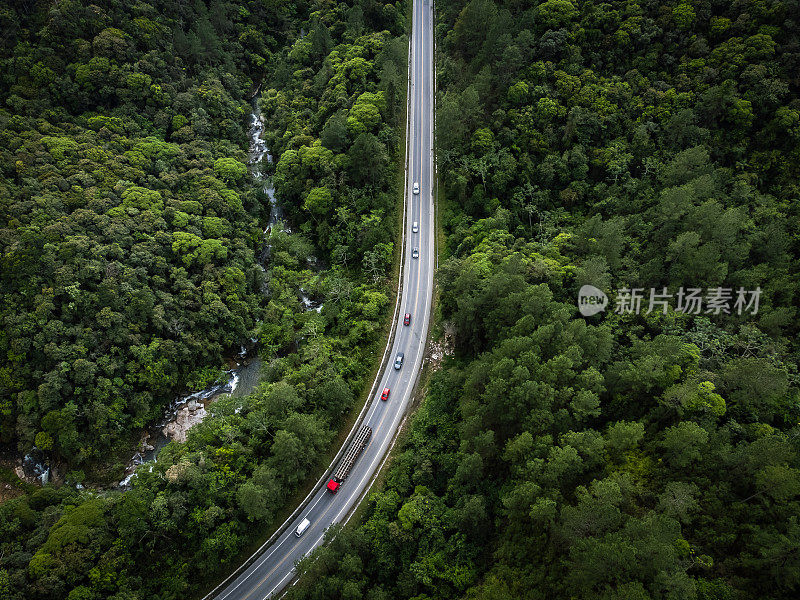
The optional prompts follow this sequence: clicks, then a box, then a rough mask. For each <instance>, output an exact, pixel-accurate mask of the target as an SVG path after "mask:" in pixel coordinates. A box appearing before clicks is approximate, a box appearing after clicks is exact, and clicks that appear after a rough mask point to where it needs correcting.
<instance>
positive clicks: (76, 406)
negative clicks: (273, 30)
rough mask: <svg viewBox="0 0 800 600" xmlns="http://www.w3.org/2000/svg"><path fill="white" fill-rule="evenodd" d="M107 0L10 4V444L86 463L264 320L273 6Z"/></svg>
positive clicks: (5, 209)
mask: <svg viewBox="0 0 800 600" xmlns="http://www.w3.org/2000/svg"><path fill="white" fill-rule="evenodd" d="M104 4H105V6H104V7H103V8H101V7H100V6H96V5H90V6H84V5H83V3H81V2H68V1H65V2H58V3H55V4H52V5H50V4H48V3H44V2H41V3H33V2H16V3H11V4H10V5H6V7H5V8H3V9H2V12H0V14H2V19H3V25H2V29H3V36H2V53H3V55H2V68H1V69H0V72H1V73H2V75H0V96H1V97H2V99H3V102H2V107H1V108H0V136H2V138H0V169H2V179H0V197H1V198H2V204H0V210H1V211H2V223H1V224H0V225H2V229H1V230H0V240H1V241H0V243H2V249H3V253H2V261H3V262H2V269H1V270H0V277H2V280H1V286H2V291H1V292H0V293H1V294H2V298H1V299H0V311H1V312H0V316H1V317H2V322H3V330H2V331H3V333H2V337H0V348H1V349H2V351H1V352H0V361H1V362H0V373H2V390H3V392H2V393H3V397H2V405H1V406H2V416H1V418H2V421H1V422H0V442H2V443H4V444H8V445H10V444H14V443H15V444H16V446H17V447H18V449H19V450H20V451H23V452H24V451H26V450H28V449H30V448H31V446H32V445H33V444H34V443H35V444H36V446H37V447H38V448H40V449H41V450H44V451H48V452H51V453H52V454H53V455H54V456H55V457H57V458H58V459H60V460H63V461H65V462H66V463H67V464H68V465H69V466H71V467H74V468H82V467H84V466H86V465H92V463H96V462H98V460H99V459H102V458H105V457H106V456H107V453H108V452H109V450H112V451H113V450H119V449H122V448H127V447H130V445H131V443H132V439H133V438H134V437H135V436H134V435H131V433H132V432H134V431H136V430H139V429H141V428H142V427H143V426H144V424H145V423H147V422H148V421H150V420H152V419H153V418H154V417H157V416H160V414H161V412H162V410H163V407H164V406H165V404H166V403H167V402H168V401H169V400H171V399H172V397H173V396H174V395H175V394H176V393H177V392H179V391H181V390H183V389H187V388H188V389H192V388H196V387H202V386H203V385H205V384H206V383H208V382H209V381H213V380H214V379H216V378H217V377H218V376H219V374H220V367H221V366H222V358H223V356H225V355H226V354H228V355H229V354H230V353H232V351H234V350H238V349H239V345H240V344H241V342H242V341H243V340H247V339H248V338H249V337H250V336H249V334H250V332H251V331H252V330H253V329H254V327H255V323H256V321H257V320H258V319H260V318H262V316H263V309H262V307H261V306H260V298H259V294H258V290H259V288H260V287H261V285H262V282H263V279H264V277H263V271H262V270H260V269H259V268H258V265H257V263H256V260H255V251H256V249H257V243H258V239H259V238H258V234H259V229H258V221H257V218H258V216H259V213H260V211H261V210H263V209H262V207H261V206H260V205H259V203H258V199H257V198H256V196H255V193H254V191H255V188H254V187H253V185H252V183H251V182H249V181H248V177H247V168H246V165H245V161H246V149H247V138H246V136H245V130H246V126H247V122H246V118H245V116H246V114H247V113H248V112H249V110H248V109H249V106H248V104H247V99H246V96H247V94H248V92H250V91H251V90H252V88H253V87H254V80H253V78H254V77H259V76H260V74H261V71H262V69H263V63H264V61H265V59H266V57H267V56H268V55H269V53H270V50H271V49H273V48H274V47H275V45H276V43H277V41H276V40H275V39H274V38H271V36H265V35H263V34H260V33H258V32H256V31H254V30H253V26H252V24H251V23H255V22H257V21H258V20H259V19H261V18H264V19H267V18H268V17H267V16H266V13H267V11H266V10H263V9H262V10H261V11H260V12H259V13H257V14H255V15H249V16H247V15H244V14H243V13H242V11H240V9H239V8H237V7H235V6H234V5H232V4H230V3H225V2H211V3H210V5H208V6H207V5H205V4H204V3H202V2H197V3H187V4H180V3H171V2H154V3H153V4H147V3H139V4H137V5H136V6H135V7H131V6H129V3H127V2H109V3H104ZM287 8H290V7H288V6H287ZM245 12H246V11H245ZM290 16H291V13H287V14H286V15H285V16H284V18H289V17H290ZM269 18H270V19H274V20H276V19H278V17H277V15H270V16H269ZM184 24H186V25H185V26H184ZM188 24H191V27H190V26H189V25H188ZM236 65H241V66H245V65H247V68H241V67H240V68H235V66H236Z"/></svg>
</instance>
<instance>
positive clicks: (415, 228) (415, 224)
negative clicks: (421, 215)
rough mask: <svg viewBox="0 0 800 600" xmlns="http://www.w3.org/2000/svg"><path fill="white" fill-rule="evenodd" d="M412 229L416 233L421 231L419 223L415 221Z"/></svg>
mask: <svg viewBox="0 0 800 600" xmlns="http://www.w3.org/2000/svg"><path fill="white" fill-rule="evenodd" d="M411 231H412V232H414V233H419V223H417V222H416V221H414V224H413V225H412V226H411Z"/></svg>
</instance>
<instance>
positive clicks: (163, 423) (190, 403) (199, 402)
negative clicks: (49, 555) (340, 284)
mask: <svg viewBox="0 0 800 600" xmlns="http://www.w3.org/2000/svg"><path fill="white" fill-rule="evenodd" d="M252 107H253V111H252V112H251V113H250V119H249V123H250V127H249V131H248V133H249V137H250V151H249V153H248V166H249V168H250V172H251V173H252V175H253V178H254V179H255V180H256V181H258V182H260V183H261V184H262V186H263V187H262V190H263V192H264V194H266V196H267V197H268V198H269V202H270V215H269V222H268V223H267V226H266V228H265V229H264V236H265V238H267V236H268V235H269V232H270V231H271V229H272V228H273V227H275V226H280V227H281V228H282V230H283V231H286V232H287V233H291V229H290V228H289V227H288V226H287V225H286V223H285V221H284V219H283V211H282V210H281V208H280V206H279V205H278V203H277V201H276V199H275V189H274V187H273V185H272V180H271V178H270V177H269V176H268V175H266V174H265V170H264V167H263V163H264V160H265V159H266V161H267V162H272V156H271V155H270V153H269V149H268V148H267V144H266V142H265V141H264V140H263V139H262V137H261V136H262V135H263V133H264V129H265V127H264V121H263V118H262V114H261V110H260V108H259V106H258V91H256V94H255V96H254V97H253V101H252ZM265 242H266V243H265V244H264V250H263V251H262V253H261V255H260V257H259V262H260V263H261V266H262V268H263V265H264V263H265V262H266V260H267V258H268V255H269V243H268V241H267V240H266V239H265ZM309 263H310V264H311V265H312V266H316V261H315V260H313V257H312V259H309ZM299 296H300V301H301V302H302V304H303V307H304V309H305V310H307V311H312V310H313V311H317V312H319V311H321V310H322V303H321V302H317V301H315V300H312V299H310V298H309V297H308V295H307V294H306V292H305V290H303V289H302V288H301V289H300V290H299ZM250 342H251V343H252V344H255V343H256V342H257V340H256V339H255V338H253V339H251V340H250ZM231 362H232V363H235V366H234V367H233V368H231V369H229V370H228V371H226V373H225V376H224V377H223V378H221V379H220V380H219V381H217V382H216V383H214V384H213V385H211V386H209V387H207V388H206V389H204V390H200V391H197V392H192V393H191V394H187V395H185V396H181V397H179V398H176V399H175V400H174V401H173V402H171V403H170V405H169V406H168V407H167V408H166V409H165V411H164V415H163V416H162V418H161V419H160V420H159V421H157V422H156V423H153V424H152V425H150V426H149V427H148V428H147V430H146V431H145V432H144V433H143V436H142V439H141V441H140V443H139V447H138V449H137V451H136V453H135V454H134V455H133V456H132V457H131V459H130V460H129V461H128V464H127V466H126V469H125V477H124V478H123V479H122V481H120V482H119V484H118V486H119V487H120V488H122V489H129V488H130V484H131V479H132V478H133V476H134V475H135V474H136V470H137V469H138V468H139V467H141V465H143V464H147V463H150V462H153V461H154V460H155V459H156V457H157V456H158V453H159V451H160V450H161V449H162V448H163V447H164V446H166V445H167V444H168V443H169V442H170V441H176V442H181V443H182V442H185V441H186V435H187V432H188V431H189V429H191V428H192V427H193V426H194V425H196V424H197V423H200V422H201V421H202V420H203V419H204V418H205V416H206V415H207V414H208V411H207V407H208V405H209V404H211V403H212V402H214V401H215V400H217V399H218V398H219V397H220V396H222V395H224V394H231V395H233V396H246V395H249V394H250V393H252V392H253V390H254V389H255V387H256V386H257V385H258V380H259V371H260V368H261V360H260V359H259V358H258V356H257V355H256V356H253V357H250V356H248V350H247V349H246V348H245V347H244V346H242V348H241V351H240V352H239V355H238V357H237V358H236V359H235V360H234V361H231ZM151 468H152V467H151ZM17 474H18V475H19V476H20V478H22V479H25V480H27V481H29V482H32V483H38V484H40V485H45V484H47V483H48V481H49V480H50V478H51V467H50V465H49V464H48V461H47V457H46V455H45V453H43V452H42V451H40V450H39V449H37V448H36V447H34V448H33V449H32V450H31V451H30V452H29V453H28V454H27V455H25V457H24V458H23V459H22V463H21V464H20V466H18V467H17ZM79 487H81V486H80V484H79Z"/></svg>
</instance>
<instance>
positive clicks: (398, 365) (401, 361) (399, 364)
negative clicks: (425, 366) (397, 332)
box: [394, 352, 404, 371]
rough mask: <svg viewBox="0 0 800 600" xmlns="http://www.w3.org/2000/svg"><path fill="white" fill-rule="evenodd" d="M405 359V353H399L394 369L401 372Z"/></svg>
mask: <svg viewBox="0 0 800 600" xmlns="http://www.w3.org/2000/svg"><path fill="white" fill-rule="evenodd" d="M403 358H404V355H403V353H402V352H398V353H397V357H396V358H395V359H394V368H395V369H397V370H398V371H399V370H400V367H402V366H403Z"/></svg>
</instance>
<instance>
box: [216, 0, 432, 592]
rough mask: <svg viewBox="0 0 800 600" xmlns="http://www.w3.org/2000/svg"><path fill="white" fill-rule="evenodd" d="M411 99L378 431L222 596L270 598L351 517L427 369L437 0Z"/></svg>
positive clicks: (417, 16) (376, 404)
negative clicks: (397, 288)
mask: <svg viewBox="0 0 800 600" xmlns="http://www.w3.org/2000/svg"><path fill="white" fill-rule="evenodd" d="M409 97H410V98H409V103H408V107H409V121H408V124H407V127H408V135H407V136H406V138H407V143H408V148H407V157H408V164H407V174H406V192H405V193H406V222H405V225H404V226H405V253H404V264H403V288H402V298H401V301H400V311H399V317H398V318H399V323H397V326H396V329H395V331H396V333H395V336H394V341H393V347H392V351H391V353H390V355H389V361H388V364H387V365H386V368H385V370H384V372H383V373H382V374H381V381H380V385H379V386H378V387H377V394H376V395H375V397H374V398H372V399H371V400H370V405H369V408H368V409H367V413H366V416H365V418H364V421H363V423H365V424H367V425H369V426H370V427H372V431H373V433H372V437H371V439H370V441H369V444H368V445H367V447H366V448H365V449H364V451H363V453H362V454H361V456H360V457H359V458H358V461H357V462H356V463H355V465H354V466H353V469H352V471H351V472H350V476H349V477H348V478H347V480H346V481H345V482H344V483H343V484H342V486H341V488H340V489H339V491H338V493H336V494H331V493H330V492H328V491H327V490H326V489H325V488H324V487H321V488H320V489H319V490H317V492H316V493H315V494H314V496H313V498H312V499H311V501H310V502H309V504H308V505H307V507H306V508H305V509H304V510H303V511H302V512H301V513H300V514H299V516H298V517H297V519H296V520H295V522H293V523H292V524H291V525H290V526H289V527H288V528H287V529H286V530H285V531H284V532H283V534H281V535H280V537H278V539H276V540H275V542H274V543H273V545H272V546H270V547H269V548H267V549H266V550H265V551H264V552H263V553H262V554H261V555H260V556H259V557H258V558H257V559H256V560H254V561H253V562H252V564H251V565H250V566H249V567H248V568H247V569H245V570H243V571H242V572H241V573H240V574H239V575H238V576H237V577H235V578H234V579H233V580H231V581H230V582H228V583H227V585H226V586H225V587H223V588H222V589H220V590H218V591H217V592H216V596H214V597H215V598H216V599H217V600H262V599H265V598H270V597H276V596H278V595H279V594H280V592H281V591H282V590H283V589H284V588H285V586H286V585H287V584H289V583H290V582H291V581H292V579H293V576H294V565H295V563H296V562H297V561H299V560H300V559H301V558H303V557H304V556H305V555H307V554H308V553H310V552H311V551H312V550H313V549H314V548H316V547H317V546H318V545H319V544H320V543H321V542H322V539H323V536H324V534H325V530H326V529H327V528H328V527H329V526H330V525H331V524H332V523H338V522H340V521H342V520H343V519H345V518H346V517H347V515H348V514H349V513H350V511H351V510H352V509H353V508H354V506H355V505H356V504H357V503H358V501H359V499H360V498H361V496H362V494H363V493H364V491H365V490H366V489H367V488H368V487H369V484H370V482H371V480H372V476H373V475H374V474H375V472H376V471H377V470H378V468H379V467H380V465H381V463H382V461H383V459H384V456H385V455H386V452H387V450H388V449H389V446H390V444H391V442H392V439H393V437H394V434H395V433H396V431H397V428H398V427H399V425H400V422H401V421H402V418H403V415H404V414H405V412H406V409H407V408H408V404H409V401H410V397H411V392H412V390H413V387H414V384H415V382H416V379H417V377H418V375H419V371H420V369H421V368H422V359H423V355H424V349H425V339H426V337H427V333H428V322H429V320H430V313H431V296H432V291H433V271H434V266H435V263H434V233H433V13H432V5H431V0H414V18H413V24H412V36H411V72H410V89H409ZM414 182H417V183H419V188H420V193H419V194H418V195H415V194H413V193H412V188H413V184H414ZM414 221H416V222H418V223H419V232H418V233H413V232H412V224H413V222H414ZM413 248H419V258H412V250H413ZM405 313H411V324H410V325H408V326H404V325H403V316H404V314H405ZM398 352H403V353H404V354H405V361H404V363H403V367H402V368H401V369H400V370H395V369H394V366H393V363H394V357H395V356H396V355H397V353H398ZM384 387H388V388H390V389H391V393H390V395H389V400H388V401H386V402H383V401H381V399H380V393H381V391H382V390H383V388H384ZM306 518H307V519H309V520H310V521H311V525H310V526H309V527H308V529H307V530H306V531H305V532H304V533H303V535H302V536H301V537H297V536H296V535H295V529H296V527H297V525H298V524H299V523H300V522H301V521H302V520H303V519H306Z"/></svg>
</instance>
